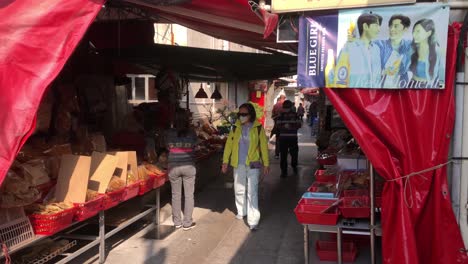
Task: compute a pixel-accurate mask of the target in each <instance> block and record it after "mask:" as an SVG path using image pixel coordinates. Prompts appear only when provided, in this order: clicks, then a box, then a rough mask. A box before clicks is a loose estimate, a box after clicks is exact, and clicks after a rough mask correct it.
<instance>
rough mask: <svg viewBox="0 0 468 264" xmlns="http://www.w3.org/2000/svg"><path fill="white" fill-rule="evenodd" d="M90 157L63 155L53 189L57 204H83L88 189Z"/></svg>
mask: <svg viewBox="0 0 468 264" xmlns="http://www.w3.org/2000/svg"><path fill="white" fill-rule="evenodd" d="M90 168H91V157H87V156H76V155H63V156H62V160H61V162H60V170H59V176H58V178H57V185H56V187H55V199H56V200H57V201H58V202H73V203H84V202H85V201H86V191H87V188H88V179H89V172H90Z"/></svg>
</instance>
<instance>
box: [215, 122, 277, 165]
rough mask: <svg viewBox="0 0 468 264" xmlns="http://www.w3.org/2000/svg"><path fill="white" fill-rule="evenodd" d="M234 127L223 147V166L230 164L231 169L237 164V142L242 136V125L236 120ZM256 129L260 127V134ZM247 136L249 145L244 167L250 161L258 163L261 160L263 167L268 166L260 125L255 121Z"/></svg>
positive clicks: (265, 141)
mask: <svg viewBox="0 0 468 264" xmlns="http://www.w3.org/2000/svg"><path fill="white" fill-rule="evenodd" d="M235 126H236V129H235V130H233V131H231V132H230V133H229V136H228V139H227V141H226V145H225V146H224V155H223V164H230V165H231V166H232V167H234V168H237V165H238V163H239V141H240V138H241V134H242V125H241V123H240V121H239V120H237V122H236V124H235ZM258 127H260V133H259V132H258ZM249 134H250V135H249V138H250V145H249V152H248V154H247V158H246V160H245V165H247V166H248V165H249V164H250V162H251V161H260V158H261V161H262V163H263V166H266V167H267V166H270V159H269V156H268V155H269V154H268V140H267V137H266V135H265V130H264V129H263V127H262V124H260V122H258V121H255V122H254V123H253V126H252V128H251V129H250V133H249ZM259 137H260V139H259ZM259 140H260V143H259ZM229 159H230V163H229Z"/></svg>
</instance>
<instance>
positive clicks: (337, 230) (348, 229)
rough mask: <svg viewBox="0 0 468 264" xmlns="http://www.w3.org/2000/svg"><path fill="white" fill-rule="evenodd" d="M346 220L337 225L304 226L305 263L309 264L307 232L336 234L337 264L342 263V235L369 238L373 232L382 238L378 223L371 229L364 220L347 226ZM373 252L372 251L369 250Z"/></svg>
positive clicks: (341, 220) (368, 222)
mask: <svg viewBox="0 0 468 264" xmlns="http://www.w3.org/2000/svg"><path fill="white" fill-rule="evenodd" d="M346 221H347V220H346V219H340V221H339V222H338V224H337V225H312V224H305V225H303V226H304V257H305V263H306V264H309V261H310V258H309V249H310V245H309V244H310V242H309V232H318V233H334V234H336V235H337V236H336V240H337V243H336V244H337V252H338V263H339V264H341V263H343V261H342V246H341V245H342V235H343V234H353V235H363V236H370V235H371V232H372V231H374V233H375V235H377V236H382V229H381V227H380V223H377V225H376V226H375V227H374V228H373V229H372V228H371V225H370V221H369V220H366V219H360V220H359V222H357V223H356V224H354V225H352V226H349V225H347V224H346ZM371 250H373V249H371Z"/></svg>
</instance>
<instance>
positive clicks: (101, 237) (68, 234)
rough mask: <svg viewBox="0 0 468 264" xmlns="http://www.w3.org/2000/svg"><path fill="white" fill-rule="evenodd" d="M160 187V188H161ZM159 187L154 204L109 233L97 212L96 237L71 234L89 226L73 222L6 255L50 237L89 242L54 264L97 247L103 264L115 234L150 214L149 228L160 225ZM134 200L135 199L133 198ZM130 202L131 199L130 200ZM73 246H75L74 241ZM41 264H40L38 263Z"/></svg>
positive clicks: (46, 257) (84, 223)
mask: <svg viewBox="0 0 468 264" xmlns="http://www.w3.org/2000/svg"><path fill="white" fill-rule="evenodd" d="M161 187H162V186H161ZM161 187H158V188H156V189H155V204H154V205H150V206H147V207H146V209H145V210H144V211H143V212H141V213H139V214H137V215H134V216H132V217H131V218H130V219H128V220H126V221H125V222H123V223H121V224H120V225H119V226H117V227H116V228H114V229H112V230H111V231H109V232H107V233H106V231H105V227H106V222H105V214H106V211H105V210H101V211H99V215H98V220H99V221H98V222H99V234H98V235H97V236H89V235H76V234H73V232H75V231H77V230H80V229H82V228H83V227H85V226H87V225H89V221H88V220H86V221H83V222H74V223H73V224H72V225H71V226H69V227H68V228H67V229H66V230H64V231H63V232H61V233H59V234H55V235H53V236H45V235H36V236H35V238H34V239H33V240H31V241H29V242H28V243H25V244H20V245H18V246H16V247H13V248H10V249H9V251H8V254H9V255H11V254H14V253H15V252H18V251H20V250H22V249H24V248H26V247H30V246H33V245H34V244H35V243H38V242H39V241H41V240H43V239H44V238H47V237H51V238H52V239H53V240H58V239H62V238H63V239H70V240H81V241H89V243H88V244H86V245H85V246H83V247H81V248H79V249H78V250H76V251H74V252H73V253H70V254H65V253H62V254H59V255H55V256H53V257H56V256H65V257H64V258H62V259H60V261H58V262H56V263H68V262H70V261H71V260H73V259H75V258H77V257H78V256H80V255H82V254H83V253H85V252H86V251H88V250H90V249H91V248H93V247H95V246H97V245H99V263H105V258H106V249H105V248H106V247H105V243H106V239H108V238H110V237H112V236H114V235H115V234H117V233H119V232H120V231H122V230H123V229H125V228H126V227H128V226H130V225H131V224H133V223H135V222H136V221H138V220H140V219H142V218H144V217H147V216H148V215H151V214H152V213H153V214H154V220H153V222H152V224H151V225H150V226H152V227H158V226H159V223H160V217H159V211H160V189H161ZM133 199H135V198H133ZM131 200H132V199H131ZM74 242H75V245H76V241H74ZM1 258H4V256H3V254H2V255H1V257H0V259H1ZM44 259H48V260H50V259H51V256H45V257H43V258H42V259H41V260H44ZM40 263H42V262H40Z"/></svg>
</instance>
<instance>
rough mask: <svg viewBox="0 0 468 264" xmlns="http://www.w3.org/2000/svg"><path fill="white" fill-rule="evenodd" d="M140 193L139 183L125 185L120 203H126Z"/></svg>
mask: <svg viewBox="0 0 468 264" xmlns="http://www.w3.org/2000/svg"><path fill="white" fill-rule="evenodd" d="M139 192H140V182H135V183H133V184H130V185H127V188H126V190H125V195H124V196H123V199H122V201H128V200H130V199H132V198H133V197H136V196H137V195H138V193H139Z"/></svg>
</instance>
